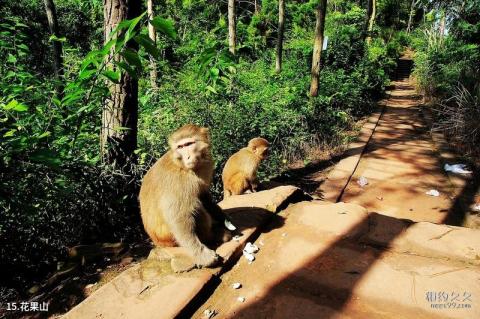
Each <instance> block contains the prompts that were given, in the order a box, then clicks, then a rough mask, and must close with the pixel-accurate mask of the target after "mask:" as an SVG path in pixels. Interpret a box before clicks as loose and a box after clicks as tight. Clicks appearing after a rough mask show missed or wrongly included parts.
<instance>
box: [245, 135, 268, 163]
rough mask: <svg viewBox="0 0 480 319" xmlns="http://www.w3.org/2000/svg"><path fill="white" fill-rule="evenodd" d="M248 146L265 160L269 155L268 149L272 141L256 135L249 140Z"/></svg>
mask: <svg viewBox="0 0 480 319" xmlns="http://www.w3.org/2000/svg"><path fill="white" fill-rule="evenodd" d="M248 147H249V148H250V149H251V150H252V151H253V153H255V155H256V156H257V157H258V158H259V159H261V160H264V159H266V158H267V156H268V151H269V149H270V143H269V142H268V141H267V140H266V139H264V138H261V137H256V138H252V139H251V140H250V141H249V142H248Z"/></svg>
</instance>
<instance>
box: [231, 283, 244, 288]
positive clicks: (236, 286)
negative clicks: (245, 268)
mask: <svg viewBox="0 0 480 319" xmlns="http://www.w3.org/2000/svg"><path fill="white" fill-rule="evenodd" d="M232 287H233V289H239V288H240V287H242V284H241V283H239V282H236V283H233V284H232Z"/></svg>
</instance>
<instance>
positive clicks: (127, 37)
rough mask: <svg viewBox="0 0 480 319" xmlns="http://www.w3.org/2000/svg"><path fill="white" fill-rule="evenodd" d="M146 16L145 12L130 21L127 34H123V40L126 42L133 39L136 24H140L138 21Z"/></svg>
mask: <svg viewBox="0 0 480 319" xmlns="http://www.w3.org/2000/svg"><path fill="white" fill-rule="evenodd" d="M145 14H147V12H146V11H145V12H144V13H142V14H141V15H139V16H138V17H136V18H134V19H132V22H131V23H130V26H129V27H128V30H127V32H126V33H125V40H126V41H128V40H130V39H131V38H133V37H134V36H135V32H134V31H135V27H136V26H137V24H138V23H139V22H140V20H141V19H142V18H143V16H144V15H145Z"/></svg>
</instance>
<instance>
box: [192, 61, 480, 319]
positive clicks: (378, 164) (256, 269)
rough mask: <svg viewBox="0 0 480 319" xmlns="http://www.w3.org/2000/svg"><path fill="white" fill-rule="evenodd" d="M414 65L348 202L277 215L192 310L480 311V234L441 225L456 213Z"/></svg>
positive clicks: (293, 314) (290, 313) (261, 314)
mask: <svg viewBox="0 0 480 319" xmlns="http://www.w3.org/2000/svg"><path fill="white" fill-rule="evenodd" d="M402 63H407V64H408V63H409V62H408V61H404V62H402ZM408 74H409V70H408V69H405V68H404V69H400V70H399V77H400V79H399V80H397V81H395V82H394V85H395V88H394V89H393V91H392V92H391V97H390V98H389V99H388V101H387V105H386V108H385V111H384V113H383V115H382V117H381V119H380V121H379V123H378V125H377V127H376V129H375V132H374V134H373V136H372V139H371V140H370V142H369V145H368V147H367V149H366V151H365V153H364V155H363V156H362V158H361V160H360V162H359V164H358V166H357V168H356V171H355V173H354V175H353V176H352V178H351V179H350V182H349V183H348V185H347V186H346V188H345V191H344V193H343V195H342V197H341V201H343V202H346V203H337V204H332V203H326V202H322V201H312V202H302V203H298V204H295V205H291V206H290V207H289V208H287V209H286V210H284V211H282V212H280V216H281V217H282V220H283V225H276V224H275V223H272V224H271V225H269V227H267V229H266V230H265V231H264V232H263V234H261V235H260V237H259V238H258V239H257V240H256V242H255V244H256V245H257V246H258V247H259V248H260V251H259V252H258V253H257V254H256V255H255V256H256V259H255V260H254V261H253V262H251V263H249V262H248V261H247V260H246V259H245V258H241V260H240V261H239V262H238V263H237V264H236V265H235V266H234V267H233V268H232V269H231V270H230V271H228V272H226V273H225V274H223V275H222V277H221V282H220V284H219V285H218V286H217V287H215V289H214V291H212V292H211V295H209V296H206V297H205V298H206V299H204V300H203V301H201V302H199V305H198V308H197V310H196V312H194V313H190V314H186V315H187V316H188V317H193V318H206V317H205V315H204V311H205V310H212V311H215V313H216V315H215V316H214V318H289V319H291V318H480V303H479V298H480V267H479V264H480V231H479V230H474V229H468V228H462V227H453V226H448V225H437V224H434V223H441V222H442V221H443V220H444V219H445V218H446V215H447V214H448V213H447V212H448V211H449V208H450V206H451V205H452V203H451V199H450V198H449V197H448V195H447V194H448V193H449V192H450V191H451V189H450V186H449V182H448V179H447V176H446V175H445V174H444V173H443V172H442V169H441V166H440V165H439V163H438V160H437V156H436V154H435V153H434V150H433V149H434V148H433V144H432V142H431V140H430V138H429V134H428V132H427V130H426V126H425V124H424V123H423V121H422V117H421V115H420V112H419V108H418V102H419V99H418V97H417V96H416V94H415V92H414V90H413V87H412V86H411V85H410V84H409V82H408V78H407V75H408ZM361 176H363V177H366V178H367V180H368V184H367V185H366V186H364V187H360V186H359V185H358V183H357V181H358V179H359V178H360V177H361ZM430 189H437V190H438V191H439V192H440V196H438V197H431V196H428V195H426V194H425V192H426V191H428V190H430ZM347 202H348V203H347ZM352 203H357V204H359V205H361V206H359V205H356V204H352ZM362 206H363V207H362ZM403 218H406V219H410V220H413V221H425V222H419V223H414V222H411V221H407V220H404V219H403ZM236 282H238V283H241V285H242V286H241V288H239V289H234V288H233V287H232V284H234V283H236ZM239 298H240V299H239ZM243 298H244V299H243Z"/></svg>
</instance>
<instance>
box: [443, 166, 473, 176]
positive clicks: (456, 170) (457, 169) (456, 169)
mask: <svg viewBox="0 0 480 319" xmlns="http://www.w3.org/2000/svg"><path fill="white" fill-rule="evenodd" d="M443 168H444V169H445V171H446V172H452V173H457V174H472V171H469V170H468V169H467V165H465V164H452V165H449V164H445V166H444V167H443Z"/></svg>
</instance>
